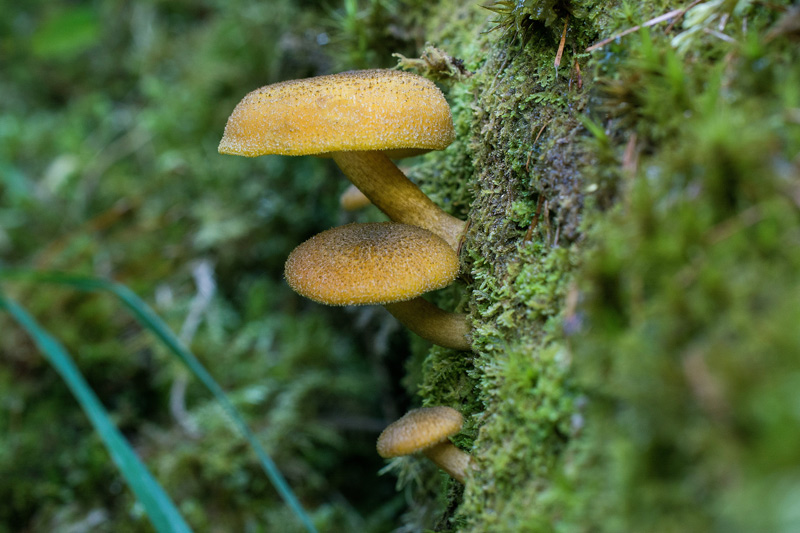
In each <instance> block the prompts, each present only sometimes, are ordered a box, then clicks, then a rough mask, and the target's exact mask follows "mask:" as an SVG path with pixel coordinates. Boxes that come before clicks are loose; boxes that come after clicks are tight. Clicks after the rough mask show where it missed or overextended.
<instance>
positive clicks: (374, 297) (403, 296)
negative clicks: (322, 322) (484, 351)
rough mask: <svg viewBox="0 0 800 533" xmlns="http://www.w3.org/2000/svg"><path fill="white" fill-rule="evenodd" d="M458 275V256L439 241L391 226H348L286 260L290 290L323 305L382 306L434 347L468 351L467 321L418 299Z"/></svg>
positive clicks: (411, 228) (316, 239)
mask: <svg viewBox="0 0 800 533" xmlns="http://www.w3.org/2000/svg"><path fill="white" fill-rule="evenodd" d="M457 274H458V256H457V255H456V253H455V251H454V250H453V249H452V248H451V247H450V246H449V245H448V244H447V243H446V242H445V241H444V240H443V239H442V238H441V237H439V236H437V235H434V234H433V233H431V232H430V231H428V230H425V229H422V228H420V227H417V226H410V225H408V224H400V223H398V222H372V223H367V224H348V225H346V226H340V227H338V228H333V229H330V230H328V231H323V232H322V233H320V234H318V235H315V236H314V237H312V238H310V239H309V240H307V241H306V242H304V243H303V244H301V245H300V246H298V247H297V248H295V249H294V250H293V251H292V253H291V254H289V258H288V259H287V260H286V267H285V269H284V275H285V277H286V281H287V282H288V283H289V285H290V286H291V287H292V289H294V291H295V292H297V293H299V294H301V295H303V296H305V297H306V298H310V299H312V300H314V301H315V302H319V303H323V304H327V305H376V304H380V305H384V306H385V307H386V309H387V310H388V311H389V312H390V313H392V314H393V315H394V316H395V317H396V318H397V319H398V320H400V322H402V323H403V324H404V325H405V326H406V327H407V328H408V329H410V330H411V331H413V332H414V333H416V334H417V335H419V336H420V337H423V338H425V339H427V340H429V341H431V342H432V343H434V344H438V345H440V346H444V347H447V348H454V349H457V350H470V349H471V345H470V341H469V331H470V326H469V323H468V321H467V316H466V315H465V314H462V313H450V312H447V311H443V310H442V309H439V308H438V307H436V306H435V305H433V304H431V303H430V302H428V301H426V300H425V299H424V298H422V297H421V295H422V294H424V293H426V292H430V291H433V290H436V289H441V288H443V287H446V286H447V285H449V284H450V283H452V282H453V280H454V279H455V278H456V275H457Z"/></svg>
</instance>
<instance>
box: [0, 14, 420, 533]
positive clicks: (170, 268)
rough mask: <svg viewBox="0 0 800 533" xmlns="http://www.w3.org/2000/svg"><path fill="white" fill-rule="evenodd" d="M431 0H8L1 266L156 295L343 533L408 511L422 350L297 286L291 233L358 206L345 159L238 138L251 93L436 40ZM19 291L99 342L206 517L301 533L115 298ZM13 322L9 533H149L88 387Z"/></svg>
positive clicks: (305, 496)
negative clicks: (245, 144)
mask: <svg viewBox="0 0 800 533" xmlns="http://www.w3.org/2000/svg"><path fill="white" fill-rule="evenodd" d="M410 5H414V6H415V7H416V8H419V7H420V5H421V4H420V2H399V1H396V2H378V1H361V2H347V3H345V4H344V5H338V4H337V3H333V2H328V3H318V2H310V1H305V2H293V1H289V0H283V1H276V2H255V1H246V0H245V1H238V0H237V1H233V2H219V1H202V2H184V1H181V2H167V1H161V0H149V1H148V0H146V1H143V2H135V3H128V2H122V1H119V0H112V1H109V2H90V3H84V4H80V5H78V4H74V3H72V2H66V1H60V2H44V1H32V2H26V3H23V4H20V3H19V2H14V1H11V0H0V12H2V13H3V17H0V71H2V73H3V74H2V76H0V264H2V265H3V266H6V267H16V268H22V269H44V270H61V271H68V272H71V273H75V274H84V275H90V276H100V277H108V278H112V279H114V280H116V281H119V282H122V283H124V284H126V285H128V286H129V287H130V288H131V289H133V290H134V291H136V292H137V293H139V294H140V295H141V296H142V297H143V298H145V299H146V300H148V301H149V302H151V303H152V304H153V305H154V307H155V308H156V310H157V311H158V312H159V313H160V314H161V316H162V317H163V318H165V320H167V322H168V323H169V324H170V325H171V326H172V328H173V330H174V331H176V332H182V336H183V337H184V340H186V341H187V342H188V344H189V346H190V347H191V348H192V350H193V351H194V353H195V354H196V355H197V356H198V357H199V358H200V359H201V360H202V361H203V363H204V364H205V365H206V366H207V367H208V368H209V370H210V372H211V373H212V374H213V375H214V377H215V378H216V379H217V380H218V381H219V382H220V383H221V384H222V385H223V387H225V388H226V389H227V390H228V391H229V392H230V393H231V396H232V398H233V399H234V401H235V403H236V405H237V407H238V408H239V409H241V410H242V412H243V413H244V414H245V415H247V419H248V421H249V423H250V424H251V425H252V427H254V429H255V430H256V432H257V433H258V434H259V436H260V438H261V440H262V442H264V444H265V446H266V447H267V450H268V451H269V453H270V454H271V455H272V457H273V458H274V459H275V461H276V463H277V464H278V466H279V468H280V469H281V471H282V472H283V474H284V475H285V476H286V477H287V479H288V481H289V483H290V485H291V486H292V488H293V489H294V491H295V492H296V493H297V494H298V497H299V498H300V499H301V501H302V503H303V505H304V506H305V507H306V509H307V510H308V511H309V513H311V515H312V518H313V519H314V521H315V523H316V524H317V526H318V527H319V528H320V530H323V531H334V530H339V531H343V530H360V531H385V530H386V529H387V528H388V527H389V525H388V524H391V523H393V522H394V518H395V517H396V516H397V515H398V513H399V512H400V511H401V509H402V507H403V503H402V496H401V495H400V496H398V495H396V494H395V491H394V487H393V481H392V480H391V479H389V478H386V477H384V478H379V477H377V474H376V473H377V471H378V470H379V469H380V467H381V465H382V464H383V462H382V461H381V460H380V459H379V458H378V457H377V455H376V454H375V452H374V439H375V437H376V435H377V432H378V431H379V430H380V428H381V427H382V426H383V425H384V423H385V421H386V420H390V419H393V418H394V417H396V416H398V415H399V414H401V413H402V412H403V410H404V409H405V407H406V404H407V402H408V399H407V398H406V397H405V396H404V395H403V393H402V389H401V387H400V386H399V385H397V384H395V383H394V381H396V380H397V379H399V376H400V375H402V363H401V361H402V360H403V359H404V358H405V355H404V353H405V352H406V351H407V349H406V344H405V341H404V337H402V336H400V337H395V336H391V337H389V338H388V340H386V339H384V338H383V337H382V336H381V334H382V333H381V332H382V331H383V330H385V329H386V328H385V326H384V324H391V321H390V319H386V318H385V316H384V315H382V314H379V313H375V312H368V311H363V312H359V313H357V314H354V313H352V312H350V311H346V310H342V309H327V308H322V307H320V306H317V305H313V304H310V303H309V302H307V301H304V300H302V299H300V298H298V297H297V296H296V295H294V294H293V293H292V292H291V291H290V290H289V289H288V287H286V286H285V284H284V283H283V282H282V270H283V261H284V259H285V257H286V256H287V255H288V253H289V252H290V251H291V249H292V248H293V247H294V246H296V245H297V244H299V243H300V242H302V241H303V240H304V239H305V238H307V237H309V236H311V235H312V234H314V233H316V232H318V231H320V230H322V229H327V228H328V227H331V226H333V225H336V224H338V223H340V222H341V215H339V214H338V207H337V206H338V203H337V202H338V194H339V192H340V191H341V190H343V189H344V187H345V183H346V182H345V180H343V179H342V178H341V176H339V173H338V171H337V170H336V169H335V168H334V167H333V166H332V165H331V164H330V162H325V161H322V160H317V159H314V158H280V157H275V158H258V159H244V158H235V157H228V156H221V155H219V154H217V150H216V147H217V143H218V141H219V138H220V137H221V135H222V131H223V128H224V125H225V121H226V119H227V116H228V114H229V113H230V112H231V110H232V109H233V107H234V106H235V104H236V103H237V102H238V100H239V99H240V98H241V97H242V96H244V94H246V93H247V92H249V91H250V90H253V89H255V88H257V87H259V86H261V85H265V84H268V83H273V82H276V81H280V80H284V79H291V78H299V77H307V76H312V75H317V74H323V73H327V72H330V71H332V70H333V69H342V68H355V67H364V66H379V65H387V64H391V63H392V62H393V60H392V59H391V55H390V54H391V52H395V51H400V52H405V53H412V52H413V50H414V47H415V46H416V40H417V38H416V37H415V35H416V34H415V31H416V30H415V29H414V27H415V26H414V25H413V23H412V22H413V19H412V18H411V17H412V15H411V14H410V13H411V12H410V11H407V9H406V8H407V7H408V6H410ZM418 11H419V10H418ZM418 11H417V12H418ZM406 12H407V13H409V14H408V15H405V13H406ZM415 16H416V15H415ZM380 28H383V29H382V30H381V29H380ZM390 34H391V39H387V36H389V35H390ZM209 286H210V287H212V288H213V292H211V293H209V292H208V287H209ZM4 287H6V288H7V290H8V291H9V293H10V294H12V295H13V296H14V298H15V299H17V300H18V301H20V302H22V303H23V304H24V305H25V306H26V307H27V308H28V309H29V310H30V311H31V312H32V313H33V314H34V315H35V316H36V317H37V319H38V320H39V321H40V322H41V323H42V324H43V325H44V326H45V327H46V328H47V329H48V330H49V331H50V332H51V333H53V334H54V336H56V337H57V338H59V339H60V340H61V341H62V342H63V343H64V344H65V346H66V347H67V349H68V350H69V351H70V352H71V353H73V354H74V355H75V357H76V360H77V363H78V365H79V367H80V368H81V370H82V372H83V373H84V376H85V377H86V379H87V380H88V381H89V383H90V384H91V385H92V387H93V388H94V390H95V391H96V392H97V393H98V395H99V396H100V398H101V399H102V401H103V402H104V404H105V405H106V407H107V408H108V409H109V411H111V412H112V413H113V416H114V417H115V422H116V424H117V425H118V426H119V427H120V429H121V430H122V431H123V433H124V434H125V435H126V437H127V438H128V439H129V440H130V441H131V442H132V443H133V444H134V446H135V447H136V449H137V451H138V452H139V453H140V454H141V456H142V458H143V459H144V460H145V462H146V463H147V464H148V465H149V466H150V468H151V469H152V471H153V473H154V475H155V476H156V477H157V478H158V479H159V481H160V482H161V483H162V484H163V485H164V487H165V488H166V490H167V491H168V492H169V493H170V495H171V496H172V497H173V498H174V499H175V501H176V502H177V503H178V504H179V507H180V509H181V511H182V512H183V513H184V514H185V516H186V517H187V519H188V521H189V522H190V524H191V525H192V526H193V527H195V528H197V529H198V530H201V531H267V530H281V531H292V530H294V529H293V528H295V529H297V530H299V527H300V526H299V524H298V523H297V521H296V519H295V517H293V516H292V515H291V513H290V511H289V510H288V509H286V508H285V505H284V504H283V502H282V501H281V500H280V499H279V498H278V496H277V494H276V493H275V491H274V489H273V488H272V487H271V486H270V485H269V481H268V480H267V478H266V476H265V475H264V474H263V472H262V471H261V469H260V467H259V465H258V463H257V462H256V460H255V458H254V456H253V454H252V451H250V450H249V449H248V448H247V446H246V444H245V442H244V441H243V439H241V438H240V437H238V436H237V435H236V434H235V432H234V431H233V429H232V427H231V426H230V424H229V423H228V422H227V421H226V419H225V417H224V415H223V414H222V413H221V411H220V410H219V408H218V407H217V406H216V405H215V404H214V402H213V401H211V400H210V398H209V397H208V395H207V394H206V393H205V392H204V391H203V390H202V388H200V387H199V386H198V385H196V384H194V383H192V382H191V381H190V382H189V383H188V387H187V388H186V391H185V395H184V394H183V393H182V391H181V386H182V384H183V380H184V375H183V370H182V369H180V368H179V366H178V365H177V364H176V363H175V362H174V361H173V360H172V359H171V358H170V357H169V356H168V354H167V353H166V350H165V349H164V348H163V347H161V346H160V345H159V344H158V343H157V342H155V340H154V339H153V338H152V337H151V336H150V335H149V334H147V332H145V331H143V330H142V329H141V328H140V327H139V326H138V325H137V324H136V323H135V322H134V321H133V319H132V318H131V317H130V316H128V315H127V314H126V313H125V312H124V311H123V310H122V309H121V307H120V305H119V304H118V302H116V300H115V299H114V298H112V297H110V296H108V295H103V294H85V293H78V292H75V291H72V290H69V289H65V288H58V287H55V286H52V285H48V286H44V285H38V284H31V283H23V282H14V283H7V284H4ZM201 288H202V289H203V291H205V292H203V291H201ZM198 305H199V306H200V307H198ZM356 319H358V320H360V322H357V323H356ZM0 332H2V333H0V391H1V392H0V501H3V502H4V503H3V505H1V506H0V531H19V530H30V531H53V530H59V531H66V530H69V528H70V527H74V528H77V529H80V527H89V526H91V527H92V528H93V529H92V530H93V531H114V532H120V531H122V532H124V531H147V530H148V529H149V525H148V524H147V521H146V519H145V518H144V517H143V516H142V513H141V509H140V508H138V507H137V505H136V504H135V502H134V501H132V496H131V495H130V494H129V493H128V492H127V490H126V489H125V487H124V485H123V483H122V481H121V479H120V477H119V475H118V474H117V473H116V472H115V470H114V467H113V465H112V464H111V463H110V461H109V458H108V456H107V454H106V453H105V451H104V450H103V448H102V446H101V445H100V443H99V440H98V438H97V437H96V436H95V435H93V434H92V432H91V428H90V426H89V424H88V422H87V420H86V419H85V416H84V415H83V413H82V412H81V411H80V409H79V408H78V406H77V404H76V403H75V402H74V400H73V399H72V397H71V396H70V394H69V393H68V391H67V389H66V388H65V386H64V385H63V384H62V383H61V382H60V380H59V379H58V377H57V376H56V375H55V373H54V372H53V371H52V370H51V369H50V368H49V367H48V366H47V364H46V363H45V362H44V361H43V360H42V358H41V357H40V356H39V355H38V353H37V352H36V350H35V348H34V347H33V345H32V343H31V342H30V340H29V339H28V338H26V336H25V335H24V334H23V333H22V332H21V331H20V330H18V329H17V328H16V327H15V326H13V324H12V322H11V321H10V320H9V319H8V317H6V316H0ZM379 333H380V334H379ZM374 345H377V346H378V347H379V348H380V350H377V351H376V350H372V349H370V350H367V349H366V346H369V347H370V348H372V347H373V346H374ZM389 346H393V347H394V348H396V350H393V351H392V352H391V353H392V355H390V356H387V355H386V354H387V353H389V352H388V348H389ZM171 401H172V402H177V405H178V409H177V410H175V409H173V411H174V413H175V414H173V412H171V411H170V402H171ZM184 408H185V410H184ZM77 529H76V530H77Z"/></svg>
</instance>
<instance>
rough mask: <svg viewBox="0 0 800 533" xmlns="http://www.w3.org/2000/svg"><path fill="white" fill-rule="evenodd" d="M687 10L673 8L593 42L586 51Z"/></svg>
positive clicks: (596, 48) (597, 48)
mask: <svg viewBox="0 0 800 533" xmlns="http://www.w3.org/2000/svg"><path fill="white" fill-rule="evenodd" d="M687 9H688V8H687ZM685 12H686V11H685V10H683V9H673V10H672V11H670V12H669V13H664V14H663V15H659V16H658V17H656V18H654V19H650V20H648V21H647V22H645V23H644V24H640V25H638V26H634V27H632V28H628V29H627V30H625V31H623V32H620V33H618V34H616V35H614V36H612V37H609V38H608V39H603V40H602V41H600V42H598V43H595V44H593V45H592V46H590V47H589V48H587V49H586V51H587V52H592V51H594V50H599V49H600V48H602V47H604V46H605V45H607V44H608V43H610V42H613V41H616V40H617V39H619V38H620V37H623V36H625V35H628V34H629V33H633V32H635V31H639V30H640V29H642V28H649V27H650V26H655V25H656V24H658V23H659V22H664V21H665V20H669V19H671V18H672V17H675V16H679V15H682V14H683V13H685Z"/></svg>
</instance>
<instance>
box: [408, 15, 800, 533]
mask: <svg viewBox="0 0 800 533" xmlns="http://www.w3.org/2000/svg"><path fill="white" fill-rule="evenodd" d="M494 4H495V5H494V7H495V8H498V7H499V9H495V12H496V14H495V15H491V14H488V13H484V14H483V15H482V14H481V13H480V11H479V10H467V9H466V8H457V7H453V6H449V5H447V3H445V5H443V6H442V7H441V10H436V12H440V11H441V14H440V16H439V17H437V16H436V13H434V14H433V16H432V18H431V19H430V20H429V21H428V32H427V33H426V38H427V39H429V40H430V41H431V42H432V43H433V44H434V45H435V46H437V47H438V48H440V49H441V50H443V51H444V53H446V54H447V55H448V56H451V57H454V58H456V59H457V60H460V61H463V64H464V65H465V66H466V67H467V68H468V69H469V70H470V71H471V72H472V75H471V76H469V77H466V78H461V79H458V80H451V81H447V82H446V85H447V87H446V88H447V89H448V96H449V98H450V99H451V101H452V104H453V109H454V118H455V121H456V126H457V128H458V131H459V136H458V141H457V143H456V144H455V145H454V146H453V147H451V149H449V150H448V151H447V152H445V153H444V154H442V155H441V156H435V157H434V158H433V159H431V160H428V161H427V162H425V163H423V164H421V165H419V166H416V167H414V169H413V170H412V174H413V175H415V177H416V178H417V179H418V180H419V181H420V182H421V183H422V185H423V187H424V188H425V189H426V191H427V192H429V193H430V194H431V196H432V197H434V198H435V200H436V201H437V202H439V203H440V204H442V205H445V206H447V207H448V208H449V209H450V210H451V211H452V212H456V213H458V214H460V215H462V216H464V214H465V210H464V206H465V202H466V205H469V206H470V207H469V211H468V217H469V219H470V220H471V223H472V225H471V228H470V233H469V237H468V239H467V242H466V243H465V247H464V260H465V264H466V270H467V273H466V276H465V280H466V281H467V290H468V294H469V295H470V298H469V302H468V306H469V309H470V311H471V314H472V317H473V318H474V321H475V322H474V323H475V347H476V354H475V356H474V358H473V359H471V360H469V359H463V358H456V357H455V356H454V355H453V354H449V353H447V352H446V351H440V350H434V351H433V352H431V354H430V355H429V356H428V359H427V361H426V364H425V366H424V367H423V375H422V383H423V385H422V387H421V388H420V389H419V392H420V394H421V396H422V397H423V401H424V402H425V403H430V404H435V403H440V402H441V403H446V404H448V405H454V406H455V405H461V407H462V408H463V410H464V411H465V413H467V414H468V415H472V417H471V421H470V425H469V428H468V430H467V431H466V432H465V434H464V435H463V436H462V437H460V438H459V439H458V440H457V444H459V445H460V446H462V447H463V448H465V449H471V453H473V455H474V456H475V457H476V460H477V462H478V465H479V469H478V471H477V472H476V473H475V474H474V476H473V478H472V479H471V480H470V481H469V482H468V483H467V485H466V487H465V490H464V492H463V496H462V493H460V492H448V498H449V501H450V502H451V503H450V504H449V505H447V506H446V507H445V511H444V515H443V517H442V518H441V519H440V520H439V522H438V525H437V530H467V531H485V530H492V531H551V530H563V531H586V530H602V531H619V530H628V531H635V530H647V531H651V530H652V531H687V530H724V531H747V530H756V529H758V530H773V529H774V530H786V531H788V530H791V528H792V527H795V526H796V524H795V523H794V522H793V520H794V518H793V516H794V515H793V514H792V511H791V510H790V507H789V506H790V505H791V504H790V503H788V502H789V501H790V500H791V499H790V498H789V497H781V496H779V495H778V494H779V492H780V491H788V493H790V494H794V493H795V492H794V491H796V490H797V489H796V487H797V486H798V482H797V477H796V476H797V466H796V465H797V464H800V461H798V459H800V458H798V456H797V452H796V450H797V449H798V448H797V446H794V445H790V444H789V443H797V442H798V440H799V439H798V435H796V434H795V433H796V432H794V431H793V430H792V429H790V428H791V427H796V426H797V424H796V413H795V410H794V408H793V407H791V406H792V405H795V403H796V402H793V401H792V400H791V399H790V398H789V397H788V396H786V391H788V390H790V388H791V387H792V386H793V385H792V384H793V383H795V382H796V379H797V366H796V362H795V361H794V360H793V355H792V354H796V353H798V352H800V350H798V348H799V347H798V345H797V343H798V337H797V335H796V328H795V327H794V326H792V324H796V323H797V321H798V319H799V318H800V317H798V315H797V311H796V306H795V305H794V304H793V302H796V299H797V291H798V285H797V281H796V275H794V274H793V273H794V272H797V271H798V270H797V268H798V266H800V265H798V264H797V261H798V254H797V252H796V250H797V247H796V243H797V240H798V229H797V228H798V227H800V225H799V224H798V222H800V221H799V220H798V205H800V202H798V200H797V193H796V190H797V185H796V183H797V180H798V176H799V175H800V169H798V165H797V160H796V158H797V155H796V154H797V153H798V147H799V146H800V144H799V140H798V129H800V128H798V126H797V121H796V119H794V118H792V117H793V116H794V115H792V112H791V111H789V112H787V111H786V110H787V109H795V108H796V107H797V105H798V104H797V101H798V98H800V97H798V92H797V89H796V88H797V83H796V82H797V80H798V71H797V66H796V65H797V64H798V63H797V52H796V48H792V47H791V45H790V44H789V37H790V36H789V35H788V34H786V33H779V32H776V31H774V30H773V31H772V33H771V34H770V35H776V34H780V35H782V37H781V38H780V39H779V40H778V41H775V42H772V41H768V40H765V37H764V36H765V35H766V34H767V33H768V32H769V31H770V28H773V27H786V24H787V23H783V26H781V25H776V26H774V25H775V24H776V21H777V20H778V18H779V16H780V13H779V12H776V11H774V10H772V9H771V8H770V7H764V6H759V7H750V8H749V9H748V8H744V9H742V6H743V5H744V4H742V6H739V7H738V8H737V6H736V3H731V2H727V3H719V4H715V5H714V6H715V7H714V10H716V11H714V13H715V15H714V17H710V18H707V19H699V18H698V17H697V16H696V14H694V13H689V14H688V15H687V17H686V20H687V22H685V24H683V23H681V22H679V23H678V24H677V25H676V26H675V28H674V29H673V30H672V33H671V34H667V35H665V34H664V30H665V28H666V26H667V24H668V23H666V22H665V23H662V24H661V25H657V26H655V27H653V28H651V29H649V30H643V31H639V32H637V33H635V34H632V35H628V36H626V37H624V38H623V39H621V40H618V41H616V42H612V43H610V44H608V45H607V46H606V48H605V49H604V50H603V51H601V52H598V53H594V54H592V55H589V54H584V53H580V52H579V51H580V50H582V49H584V48H586V47H587V46H588V45H590V44H592V43H593V42H596V41H599V40H600V39H602V38H604V37H609V36H611V35H613V34H614V33H617V32H619V31H622V30H624V29H626V28H629V27H631V26H634V25H637V24H642V23H643V22H646V21H647V20H649V19H651V18H653V17H655V16H657V15H660V14H662V13H664V12H667V11H669V10H671V9H675V8H676V7H679V6H676V5H675V4H674V3H670V2H660V3H657V4H655V3H654V4H647V5H642V4H638V3H637V4H635V5H634V4H632V3H630V4H629V3H624V2H619V3H608V4H604V5H603V6H602V7H599V8H598V7H595V6H590V5H589V4H588V3H587V4H585V5H583V4H582V5H581V6H579V7H585V8H586V9H585V10H577V11H576V12H574V13H572V14H571V20H572V22H571V23H569V24H568V28H569V29H568V33H567V35H568V38H567V43H566V46H565V52H564V57H563V58H562V61H561V68H560V69H559V70H558V71H556V69H555V68H554V65H553V58H554V57H555V53H556V49H557V47H558V41H559V39H560V33H561V30H562V28H563V25H562V24H563V22H560V21H562V20H564V19H566V16H565V14H566V12H565V10H564V9H563V8H564V7H565V6H566V4H561V3H559V5H558V6H556V4H555V3H550V4H548V3H545V2H516V3H513V4H512V3H510V2H505V3H497V2H496V3H494ZM499 4H503V5H502V6H499ZM548 6H550V7H549V8H548ZM559 6H560V7H559ZM557 7H558V9H557ZM735 8H736V9H735ZM537 9H538V10H539V11H537ZM445 13H446V14H447V15H448V16H450V15H452V14H453V13H455V14H456V16H454V17H451V18H452V19H454V20H456V19H457V20H458V22H457V23H456V22H452V23H448V22H447V20H446V19H445V18H444V17H445V15H444V14H445ZM723 16H724V17H725V19H726V20H727V25H726V26H725V33H726V35H727V36H729V37H731V39H733V40H734V41H735V42H736V43H735V44H734V43H731V42H728V40H725V39H723V38H720V37H719V36H714V34H713V31H718V30H716V29H714V28H717V27H718V26H713V27H712V25H710V24H711V23H712V22H713V24H717V25H719V24H720V22H721V21H722V20H723V19H722V17H723ZM787 16H789V15H787ZM498 17H499V18H498ZM503 17H505V18H503ZM573 17H574V18H573ZM745 18H746V21H747V24H745ZM465 20H467V21H469V22H471V23H472V24H474V25H475V26H474V27H477V28H481V31H483V32H485V31H486V30H489V29H491V27H492V26H493V25H499V26H501V27H503V28H506V29H508V30H509V31H508V32H505V33H504V32H503V31H495V32H492V31H489V32H486V33H479V34H476V33H475V30H474V27H473V28H469V27H467V29H465V30H464V32H463V34H462V35H460V34H459V33H458V32H456V31H454V29H453V28H454V26H455V25H456V24H458V25H461V26H462V27H463V26H464V21H465ZM709 21H711V22H709ZM698 24H699V25H700V26H697V25H698ZM537 27H543V28H544V29H545V30H547V31H532V30H533V29H536V28H537ZM696 27H700V28H701V29H702V28H708V30H709V31H696V29H694V28H696ZM512 28H513V29H512ZM712 30H713V31H712ZM515 33H516V35H515ZM675 34H680V35H681V38H680V39H676V40H675V41H674V42H673V41H672V38H673V36H674V35H675ZM768 43H771V44H768ZM672 44H675V45H676V47H674V48H673V46H672ZM570 67H571V68H570ZM578 68H579V69H580V74H579V73H578ZM790 191H795V192H790ZM463 372H468V373H469V380H466V379H465V378H464V376H463ZM792 413H794V414H792ZM773 482H774V483H773ZM454 498H455V500H454ZM460 498H463V500H460ZM757 511H759V512H757Z"/></svg>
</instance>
